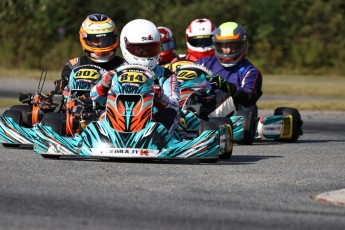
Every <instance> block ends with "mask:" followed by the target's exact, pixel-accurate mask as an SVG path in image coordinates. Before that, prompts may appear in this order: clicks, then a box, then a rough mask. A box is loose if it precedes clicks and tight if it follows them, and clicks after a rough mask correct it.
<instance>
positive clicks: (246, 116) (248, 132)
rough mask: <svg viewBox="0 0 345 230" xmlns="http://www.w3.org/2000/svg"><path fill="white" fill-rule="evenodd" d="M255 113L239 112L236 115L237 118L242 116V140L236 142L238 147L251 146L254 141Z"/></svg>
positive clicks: (249, 111)
mask: <svg viewBox="0 0 345 230" xmlns="http://www.w3.org/2000/svg"><path fill="white" fill-rule="evenodd" d="M255 114H256V113H255V111H252V110H240V111H239V112H238V113H237V116H242V117H243V123H242V127H243V132H244V133H243V140H241V141H238V142H237V143H238V144H239V145H251V144H253V142H254V140H255V132H256V127H255V119H256V116H255Z"/></svg>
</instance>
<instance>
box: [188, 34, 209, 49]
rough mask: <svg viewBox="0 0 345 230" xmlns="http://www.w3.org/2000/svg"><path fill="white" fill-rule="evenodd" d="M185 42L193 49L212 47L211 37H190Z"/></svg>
mask: <svg viewBox="0 0 345 230" xmlns="http://www.w3.org/2000/svg"><path fill="white" fill-rule="evenodd" d="M187 40H188V43H189V44H190V45H191V46H194V47H208V46H212V45H213V42H212V36H211V35H202V36H192V37H188V38H187Z"/></svg>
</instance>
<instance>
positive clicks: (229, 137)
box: [209, 117, 233, 160]
mask: <svg viewBox="0 0 345 230" xmlns="http://www.w3.org/2000/svg"><path fill="white" fill-rule="evenodd" d="M209 121H211V122H215V123H217V124H218V126H221V125H225V136H226V140H225V148H224V151H223V153H222V154H220V155H219V158H220V159H225V160H228V159H230V157H231V155H232V150H233V124H232V121H231V120H230V118H227V117H210V119H209Z"/></svg>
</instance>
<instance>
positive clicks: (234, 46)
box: [213, 22, 248, 67]
mask: <svg viewBox="0 0 345 230" xmlns="http://www.w3.org/2000/svg"><path fill="white" fill-rule="evenodd" d="M213 43H214V47H215V55H216V57H217V58H218V60H219V61H220V63H221V64H222V65H223V66H224V67H232V66H235V65H237V64H238V63H239V62H240V61H241V60H242V59H243V58H244V57H245V56H246V55H247V49H248V40H247V35H246V31H245V30H244V28H243V27H242V26H241V25H240V24H238V23H236V22H225V23H223V24H221V25H220V26H219V27H218V28H217V29H216V30H215V34H214V36H213Z"/></svg>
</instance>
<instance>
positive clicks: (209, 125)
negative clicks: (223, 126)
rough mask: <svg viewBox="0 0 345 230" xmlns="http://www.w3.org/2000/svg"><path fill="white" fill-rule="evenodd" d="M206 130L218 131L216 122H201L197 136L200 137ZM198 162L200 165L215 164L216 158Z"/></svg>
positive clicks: (202, 159) (201, 159)
mask: <svg viewBox="0 0 345 230" xmlns="http://www.w3.org/2000/svg"><path fill="white" fill-rule="evenodd" d="M207 130H219V126H218V124H217V123H216V122H207V121H204V122H201V123H200V125H199V130H198V135H201V134H202V133H203V132H204V131H207ZM198 161H199V162H200V163H217V161H218V158H200V159H198Z"/></svg>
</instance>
